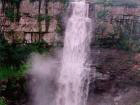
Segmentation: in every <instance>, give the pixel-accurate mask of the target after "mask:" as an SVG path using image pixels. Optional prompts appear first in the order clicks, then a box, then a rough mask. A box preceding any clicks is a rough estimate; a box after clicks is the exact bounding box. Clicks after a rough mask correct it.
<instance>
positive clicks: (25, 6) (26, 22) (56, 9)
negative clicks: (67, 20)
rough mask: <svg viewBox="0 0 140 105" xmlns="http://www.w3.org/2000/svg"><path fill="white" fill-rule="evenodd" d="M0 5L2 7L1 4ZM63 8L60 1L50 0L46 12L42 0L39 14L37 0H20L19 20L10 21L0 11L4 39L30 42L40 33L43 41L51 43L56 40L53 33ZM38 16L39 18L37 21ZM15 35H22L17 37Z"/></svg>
mask: <svg viewBox="0 0 140 105" xmlns="http://www.w3.org/2000/svg"><path fill="white" fill-rule="evenodd" d="M0 7H1V8H2V6H0ZM63 8H64V4H63V3H62V2H52V1H50V2H48V5H47V14H46V13H45V12H46V10H45V9H46V7H45V0H42V2H41V8H40V15H39V2H38V1H34V2H31V1H30V0H22V2H21V4H20V9H19V11H20V15H21V17H20V20H19V22H11V21H10V20H9V19H8V18H7V17H6V16H5V14H4V13H3V12H2V11H1V17H0V21H1V26H2V27H3V29H4V33H5V37H6V39H7V40H8V41H9V43H12V42H13V38H14V41H15V39H16V40H18V42H27V43H31V42H33V41H35V40H33V39H36V40H37V39H38V37H39V33H40V35H41V38H42V39H43V40H44V41H46V42H47V43H49V44H53V43H54V42H55V41H56V39H55V35H57V32H56V28H57V24H58V19H57V16H59V15H60V14H61V13H62V12H63ZM39 16H40V17H39ZM39 18H41V20H39V21H38V19H39ZM17 35H18V37H19V36H22V37H20V38H18V37H17ZM32 37H36V38H32ZM42 39H41V40H42ZM19 40H20V41H19Z"/></svg>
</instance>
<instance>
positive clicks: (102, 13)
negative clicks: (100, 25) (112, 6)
mask: <svg viewBox="0 0 140 105" xmlns="http://www.w3.org/2000/svg"><path fill="white" fill-rule="evenodd" d="M107 16H108V10H101V11H99V12H98V13H97V19H105V18H106V17H107Z"/></svg>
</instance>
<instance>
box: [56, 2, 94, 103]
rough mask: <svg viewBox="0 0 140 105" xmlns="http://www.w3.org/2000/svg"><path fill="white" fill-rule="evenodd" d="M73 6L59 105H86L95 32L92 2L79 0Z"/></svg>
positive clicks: (63, 63) (60, 83)
mask: <svg viewBox="0 0 140 105" xmlns="http://www.w3.org/2000/svg"><path fill="white" fill-rule="evenodd" d="M69 6H72V14H71V17H70V18H69V20H68V22H67V26H66V32H65V39H64V49H63V57H62V68H61V71H60V77H59V80H58V82H59V85H60V86H59V91H58V94H57V99H56V105H86V101H87V97H88V86H89V72H90V67H89V66H88V65H89V64H88V52H89V46H90V39H91V32H92V27H91V19H90V18H89V17H88V10H89V4H87V3H86V1H85V0H75V1H73V2H70V5H69Z"/></svg>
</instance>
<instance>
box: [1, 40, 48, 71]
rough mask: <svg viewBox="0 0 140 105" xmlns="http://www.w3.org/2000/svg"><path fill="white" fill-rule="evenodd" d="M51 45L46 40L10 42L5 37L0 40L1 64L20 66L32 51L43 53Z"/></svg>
mask: <svg viewBox="0 0 140 105" xmlns="http://www.w3.org/2000/svg"><path fill="white" fill-rule="evenodd" d="M50 47H51V46H49V45H48V44H47V43H45V42H34V43H31V44H14V43H13V44H8V43H7V41H6V40H5V39H1V40H0V66H10V67H11V66H13V67H17V68H18V67H20V65H21V64H24V63H25V61H26V59H27V58H28V57H29V56H30V54H31V53H32V52H39V53H43V52H46V51H49V49H50Z"/></svg>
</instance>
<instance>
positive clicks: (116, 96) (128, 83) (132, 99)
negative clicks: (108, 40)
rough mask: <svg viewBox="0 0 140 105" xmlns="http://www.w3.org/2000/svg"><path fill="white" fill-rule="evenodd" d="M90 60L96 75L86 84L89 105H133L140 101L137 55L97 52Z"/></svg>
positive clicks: (117, 51) (108, 51) (109, 50)
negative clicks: (88, 84) (88, 86)
mask: <svg viewBox="0 0 140 105" xmlns="http://www.w3.org/2000/svg"><path fill="white" fill-rule="evenodd" d="M97 52H98V53H97ZM94 53H95V51H94ZM94 55H95V54H94ZM94 58H95V59H96V62H94V60H93V63H95V65H94V66H95V68H96V72H97V73H96V77H95V80H94V81H91V84H90V92H89V93H90V96H89V105H136V104H137V103H138V102H139V99H140V95H139V94H140V84H139V83H140V74H139V73H140V72H139V54H138V53H129V52H127V51H122V50H118V49H98V51H96V57H94ZM97 58H98V59H97Z"/></svg>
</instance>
